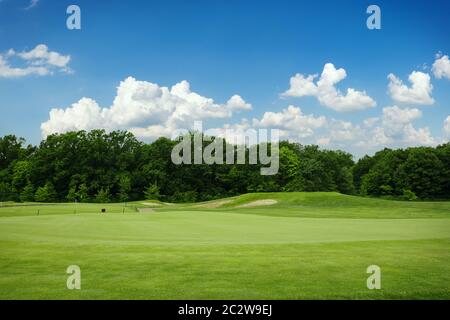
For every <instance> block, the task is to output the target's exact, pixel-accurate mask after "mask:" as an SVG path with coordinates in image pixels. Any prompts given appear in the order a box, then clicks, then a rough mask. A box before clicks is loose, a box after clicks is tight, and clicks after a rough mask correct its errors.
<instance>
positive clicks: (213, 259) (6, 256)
mask: <svg viewBox="0 0 450 320" xmlns="http://www.w3.org/2000/svg"><path fill="white" fill-rule="evenodd" d="M267 199H271V200H276V201H277V203H276V204H272V205H270V206H269V205H267V206H260V205H258V206H252V205H250V206H247V207H240V206H242V205H245V204H249V203H250V204H252V203H253V202H254V201H259V200H267ZM76 206H77V209H76V213H75V211H74V207H75V204H67V205H63V204H58V205H44V206H42V205H41V206H26V207H25V206H23V207H4V208H0V272H1V273H0V298H2V299H327V298H331V299H341V298H351V299H386V298H393V299H431V298H436V299H449V298H450V249H449V248H450V203H448V202H447V203H446V202H440V203H439V202H435V203H420V202H413V203H410V202H392V201H386V200H377V199H365V198H357V197H349V196H343V195H339V194H335V193H310V194H306V193H280V194H249V195H244V196H241V197H236V198H232V199H229V200H228V201H226V202H223V203H220V205H217V203H216V202H214V201H213V202H209V203H203V204H186V205H168V204H163V203H161V204H159V205H156V206H153V209H152V210H153V211H151V210H145V212H141V213H138V212H136V210H135V208H134V207H133V206H138V207H145V206H149V207H150V206H151V204H150V203H149V202H147V201H142V202H136V203H133V204H129V205H128V207H125V212H124V210H123V208H124V206H123V204H107V205H101V204H77V205H76ZM38 208H40V209H39V210H40V215H39V216H37V214H36V210H37V209H38ZM101 208H106V209H107V213H106V214H101V213H100V209H101ZM374 264H375V265H378V266H380V267H381V272H382V289H381V290H368V289H367V287H366V279H367V277H368V274H366V268H367V267H368V266H369V265H374ZM69 265H79V266H80V268H81V290H68V289H67V288H66V280H67V276H68V275H67V274H66V273H65V271H66V268H67V266H69Z"/></svg>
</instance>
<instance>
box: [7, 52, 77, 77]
mask: <svg viewBox="0 0 450 320" xmlns="http://www.w3.org/2000/svg"><path fill="white" fill-rule="evenodd" d="M13 57H16V58H19V59H21V60H23V61H24V62H25V63H24V65H23V66H11V63H10V59H12V58H13ZM69 62H70V56H69V55H62V54H60V53H58V52H56V51H49V49H48V47H47V46H46V45H45V44H39V45H37V46H36V47H35V48H34V49H32V50H30V51H22V52H16V51H15V50H14V49H9V50H8V51H7V52H6V53H5V54H0V77H3V78H19V77H25V76H28V75H38V76H45V75H50V74H52V73H53V72H54V71H55V70H56V71H60V72H65V73H70V72H71V69H70V68H69V67H68V64H69Z"/></svg>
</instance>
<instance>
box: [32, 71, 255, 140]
mask: <svg viewBox="0 0 450 320" xmlns="http://www.w3.org/2000/svg"><path fill="white" fill-rule="evenodd" d="M249 106H250V104H248V103H246V102H245V101H244V100H243V99H242V98H241V97H240V96H238V95H234V96H232V97H231V98H230V100H228V102H227V103H225V104H217V103H215V102H214V100H213V99H211V98H208V97H204V96H202V95H200V94H198V93H195V92H193V91H191V89H190V85H189V82H187V81H181V82H179V83H177V84H175V85H174V86H172V87H171V88H168V87H163V86H159V85H158V84H155V83H151V82H147V81H139V80H136V79H134V78H133V77H128V78H127V79H125V80H124V81H122V82H121V83H120V85H119V87H118V88H117V94H116V97H115V98H114V101H113V104H112V105H111V106H110V107H108V108H101V107H100V106H99V105H98V104H97V102H95V101H94V100H92V99H89V98H82V99H81V100H80V101H78V102H76V103H74V104H72V105H71V106H70V107H68V108H65V109H52V110H51V111H50V115H49V119H48V120H47V121H46V122H44V123H42V124H41V131H42V135H43V136H44V137H45V136H47V135H49V134H52V133H62V132H67V131H71V130H90V129H93V128H104V129H106V130H115V129H123V130H129V131H131V132H133V133H134V134H136V135H137V136H138V137H141V138H157V137H160V136H169V137H170V136H172V134H173V133H174V132H175V131H176V130H178V129H191V127H192V125H193V123H194V121H196V120H203V119H211V118H222V119H224V118H230V117H231V116H232V114H233V111H234V110H236V109H248V108H249Z"/></svg>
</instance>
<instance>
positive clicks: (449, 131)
mask: <svg viewBox="0 0 450 320" xmlns="http://www.w3.org/2000/svg"><path fill="white" fill-rule="evenodd" d="M444 133H445V135H446V136H447V137H448V138H450V116H448V117H447V119H445V121H444Z"/></svg>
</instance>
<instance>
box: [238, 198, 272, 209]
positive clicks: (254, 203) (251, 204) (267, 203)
mask: <svg viewBox="0 0 450 320" xmlns="http://www.w3.org/2000/svg"><path fill="white" fill-rule="evenodd" d="M276 203H278V201H277V200H274V199H264V200H256V201H252V202H249V203H246V204H241V205H240V206H237V207H236V208H251V207H260V206H271V205H274V204H276Z"/></svg>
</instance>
